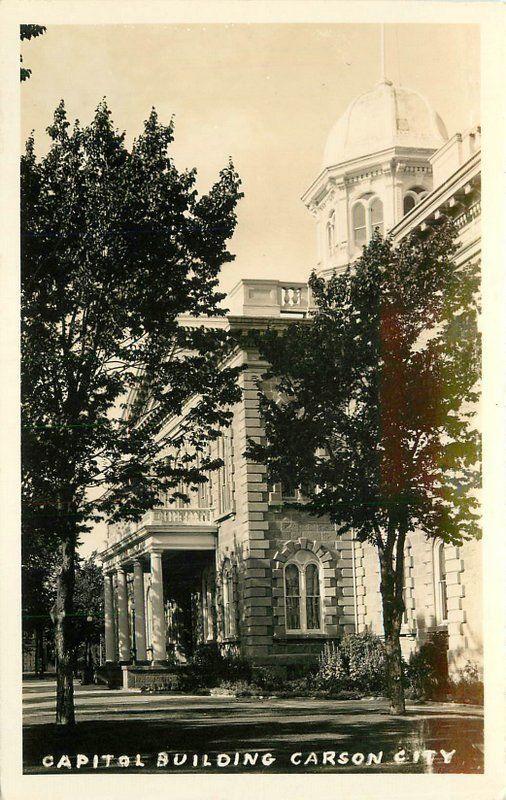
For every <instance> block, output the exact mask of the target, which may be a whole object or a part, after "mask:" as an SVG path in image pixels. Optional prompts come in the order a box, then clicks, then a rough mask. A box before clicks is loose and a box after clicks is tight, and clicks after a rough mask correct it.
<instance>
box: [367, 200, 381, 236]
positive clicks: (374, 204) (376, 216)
mask: <svg viewBox="0 0 506 800" xmlns="http://www.w3.org/2000/svg"><path fill="white" fill-rule="evenodd" d="M369 213H370V228H371V232H370V236H369V238H371V236H372V235H373V233H374V231H375V230H378V231H379V232H380V233H381V234H382V235H383V203H382V202H381V200H380V199H379V197H373V198H372V199H371V201H370V204H369Z"/></svg>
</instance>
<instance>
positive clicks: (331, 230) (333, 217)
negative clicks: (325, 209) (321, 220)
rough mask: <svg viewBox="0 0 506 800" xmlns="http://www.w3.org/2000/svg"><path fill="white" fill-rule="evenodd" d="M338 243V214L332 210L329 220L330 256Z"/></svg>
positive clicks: (328, 240)
mask: <svg viewBox="0 0 506 800" xmlns="http://www.w3.org/2000/svg"><path fill="white" fill-rule="evenodd" d="M335 243H336V214H335V211H331V212H330V214H329V219H328V222H327V252H328V254H329V256H331V255H332V253H333V252H334V247H335Z"/></svg>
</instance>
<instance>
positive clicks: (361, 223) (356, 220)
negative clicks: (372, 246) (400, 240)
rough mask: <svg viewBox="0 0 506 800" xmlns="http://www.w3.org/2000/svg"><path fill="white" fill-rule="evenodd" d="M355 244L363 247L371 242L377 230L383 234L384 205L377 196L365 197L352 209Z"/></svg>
mask: <svg viewBox="0 0 506 800" xmlns="http://www.w3.org/2000/svg"><path fill="white" fill-rule="evenodd" d="M352 221H353V242H354V245H355V247H362V245H364V244H367V243H368V242H370V241H371V238H372V235H373V233H374V231H375V230H376V229H377V230H379V232H380V233H381V234H383V203H382V202H381V200H380V198H379V197H377V196H376V195H370V194H369V195H365V196H364V197H363V198H361V199H360V200H358V201H357V202H356V203H355V205H354V206H353V209H352Z"/></svg>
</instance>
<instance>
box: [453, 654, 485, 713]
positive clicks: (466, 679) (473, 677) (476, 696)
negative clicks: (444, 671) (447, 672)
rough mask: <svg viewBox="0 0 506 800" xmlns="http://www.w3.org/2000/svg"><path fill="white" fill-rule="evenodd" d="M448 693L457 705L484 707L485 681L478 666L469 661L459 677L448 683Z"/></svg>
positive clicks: (460, 671)
mask: <svg viewBox="0 0 506 800" xmlns="http://www.w3.org/2000/svg"><path fill="white" fill-rule="evenodd" d="M448 691H449V694H450V697H451V699H452V700H454V701H455V702H456V703H473V704H474V705H483V681H482V680H481V679H480V670H479V668H478V665H477V664H475V663H474V662H473V661H469V660H468V661H467V662H466V664H465V665H464V667H463V668H462V669H461V670H459V672H458V673H457V676H456V677H454V678H452V679H451V680H450V681H449V682H448Z"/></svg>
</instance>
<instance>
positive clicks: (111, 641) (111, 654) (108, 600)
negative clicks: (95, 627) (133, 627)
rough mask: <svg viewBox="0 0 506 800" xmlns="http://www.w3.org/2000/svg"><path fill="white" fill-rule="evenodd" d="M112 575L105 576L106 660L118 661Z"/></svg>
mask: <svg viewBox="0 0 506 800" xmlns="http://www.w3.org/2000/svg"><path fill="white" fill-rule="evenodd" d="M113 592H114V589H113V585H112V575H111V574H110V573H105V574H104V617H105V660H106V661H109V662H114V661H116V630H115V625H114V600H113Z"/></svg>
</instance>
